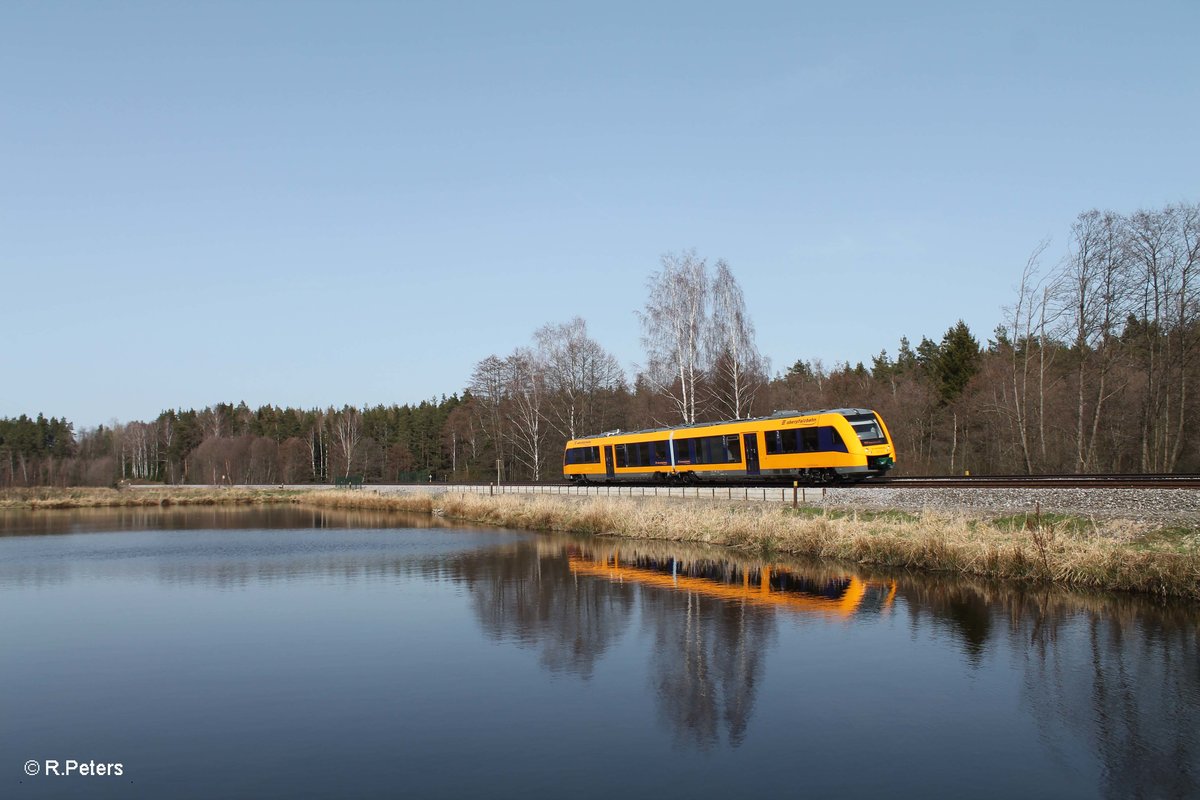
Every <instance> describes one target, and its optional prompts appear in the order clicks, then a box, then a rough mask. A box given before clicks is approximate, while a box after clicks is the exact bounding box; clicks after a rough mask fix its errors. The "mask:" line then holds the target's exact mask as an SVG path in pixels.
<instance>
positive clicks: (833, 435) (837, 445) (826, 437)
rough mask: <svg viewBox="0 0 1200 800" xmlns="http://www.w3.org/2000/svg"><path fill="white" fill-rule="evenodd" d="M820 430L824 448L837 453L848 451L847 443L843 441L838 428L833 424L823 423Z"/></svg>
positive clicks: (822, 447)
mask: <svg viewBox="0 0 1200 800" xmlns="http://www.w3.org/2000/svg"><path fill="white" fill-rule="evenodd" d="M820 432H821V436H820V439H821V449H822V450H824V451H826V452H836V453H845V452H846V443H845V442H843V441H842V436H841V434H840V433H838V432H837V428H834V427H833V426H832V425H822V426H821V428H820Z"/></svg>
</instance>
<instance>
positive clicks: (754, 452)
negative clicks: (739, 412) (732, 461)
mask: <svg viewBox="0 0 1200 800" xmlns="http://www.w3.org/2000/svg"><path fill="white" fill-rule="evenodd" d="M742 440H743V441H744V442H745V446H746V474H747V475H758V474H760V471H759V469H758V434H757V433H746V434H743V435H742Z"/></svg>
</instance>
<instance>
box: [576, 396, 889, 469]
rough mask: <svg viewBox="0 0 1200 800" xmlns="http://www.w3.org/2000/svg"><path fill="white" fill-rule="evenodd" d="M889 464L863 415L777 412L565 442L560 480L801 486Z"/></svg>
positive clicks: (885, 441)
mask: <svg viewBox="0 0 1200 800" xmlns="http://www.w3.org/2000/svg"><path fill="white" fill-rule="evenodd" d="M895 463H896V451H895V448H894V447H893V445H892V437H891V435H890V434H889V433H888V429H887V426H886V425H884V423H883V419H882V418H881V417H880V416H879V415H878V414H876V413H875V412H874V411H871V410H870V409H866V408H837V409H831V410H828V411H804V412H800V411H781V412H777V413H775V414H773V415H771V416H769V417H758V418H756V419H742V420H734V421H731V422H713V423H702V424H697V425H687V426H683V427H678V428H656V429H653V430H645V431H635V432H632V433H621V432H620V431H614V432H611V433H605V434H601V435H598V436H590V437H587V438H584V439H572V440H571V441H569V442H567V447H566V450H565V452H564V453H563V477H564V478H566V479H567V480H571V481H575V482H577V483H586V482H588V481H615V480H632V481H645V480H654V481H668V480H669V481H679V482H694V481H699V480H703V479H706V478H707V479H716V480H730V479H740V480H747V479H749V480H788V481H792V480H801V481H805V482H814V483H824V482H828V481H835V480H847V479H848V480H860V479H862V478H867V477H870V476H873V475H883V474H884V473H886V472H887V471H888V470H890V469H891V468H892V467H893V466H894V465H895Z"/></svg>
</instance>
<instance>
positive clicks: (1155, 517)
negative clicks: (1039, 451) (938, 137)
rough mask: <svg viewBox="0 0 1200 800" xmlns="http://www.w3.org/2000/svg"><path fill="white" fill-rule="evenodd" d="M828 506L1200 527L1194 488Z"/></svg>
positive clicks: (983, 494) (871, 492)
mask: <svg viewBox="0 0 1200 800" xmlns="http://www.w3.org/2000/svg"><path fill="white" fill-rule="evenodd" d="M825 503H827V504H830V505H845V506H859V507H868V508H898V509H906V510H915V509H922V508H938V509H946V510H955V511H968V512H970V511H974V512H987V513H1001V514H1003V513H1021V512H1024V511H1033V510H1034V509H1035V508H1037V506H1038V504H1039V503H1040V504H1041V509H1042V511H1043V512H1056V513H1065V514H1087V515H1092V516H1103V517H1114V518H1121V519H1134V520H1144V521H1156V522H1162V521H1180V522H1194V523H1200V490H1195V489H888V488H882V487H881V488H878V489H874V488H871V487H865V486H858V487H855V488H853V489H829V490H828V491H827V494H826V497H825Z"/></svg>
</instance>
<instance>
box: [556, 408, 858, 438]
mask: <svg viewBox="0 0 1200 800" xmlns="http://www.w3.org/2000/svg"><path fill="white" fill-rule="evenodd" d="M874 413H875V412H874V411H872V410H871V409H869V408H822V409H818V410H816V411H775V412H772V413H770V414H767V415H766V416H765V417H746V418H745V419H723V420H714V421H712V422H693V423H691V424H690V425H666V426H663V427H661V428H642V429H641V430H636V431H623V430H619V429H618V430H615V431H605V432H604V433H594V434H592V435H590V436H577V437H575V439H572V441H575V440H577V439H603V438H604V437H606V436H633V435H635V434H639V433H658V432H660V431H686V430H690V429H692V428H713V427H716V426H717V425H736V424H737V423H739V422H763V421H765V420H769V419H787V418H790V417H812V416H816V415H817V414H841V415H842V416H843V417H845V416H851V415H857V414H874Z"/></svg>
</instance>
